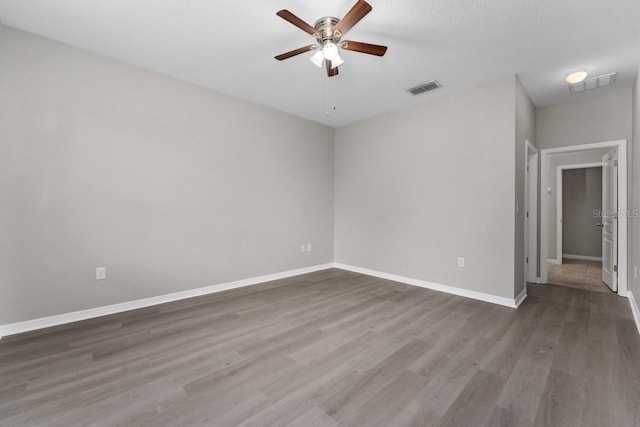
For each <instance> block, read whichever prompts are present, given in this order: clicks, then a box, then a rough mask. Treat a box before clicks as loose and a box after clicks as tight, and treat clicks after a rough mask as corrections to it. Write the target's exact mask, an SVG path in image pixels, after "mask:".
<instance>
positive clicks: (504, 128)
mask: <svg viewBox="0 0 640 427" xmlns="http://www.w3.org/2000/svg"><path fill="white" fill-rule="evenodd" d="M515 87H516V85H515V76H512V77H509V78H505V79H503V80H500V81H496V82H492V83H489V84H486V85H483V86H480V87H477V88H475V89H472V90H469V91H466V92H464V93H459V94H455V95H451V96H447V97H445V98H441V99H438V100H434V101H431V102H425V103H424V104H421V105H419V106H416V107H413V108H410V109H406V110H403V111H397V112H393V113H389V114H386V115H384V116H381V117H378V118H375V119H371V120H366V121H363V122H360V123H356V124H353V125H350V126H346V127H343V128H340V129H337V130H336V166H335V167H336V189H335V193H336V201H335V209H336V216H335V223H336V231H335V258H336V261H337V262H339V263H345V264H350V265H353V266H358V267H363V268H369V269H373V270H378V271H382V272H386V273H391V274H398V275H403V276H408V277H412V278H415V279H421V280H427V281H432V282H436V283H441V284H445V285H450V286H456V287H459V288H464V289H469V290H473V291H478V292H484V293H488V294H493V295H497V296H501V297H507V298H513V297H514V283H513V282H514V268H513V259H514V249H513V248H514V241H515V240H514V229H515V221H514V212H515V209H514V205H515V203H514V194H515V192H516V189H515V183H514V179H513V177H514V158H515V144H514V139H515V98H516V95H515ZM459 256H464V257H465V258H466V267H464V268H459V267H457V264H456V258H457V257H459Z"/></svg>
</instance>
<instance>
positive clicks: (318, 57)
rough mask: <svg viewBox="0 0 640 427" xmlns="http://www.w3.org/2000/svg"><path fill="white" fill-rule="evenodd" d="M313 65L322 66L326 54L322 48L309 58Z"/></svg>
mask: <svg viewBox="0 0 640 427" xmlns="http://www.w3.org/2000/svg"><path fill="white" fill-rule="evenodd" d="M309 59H310V60H311V62H313V65H315V66H316V67H318V68H322V61H324V55H323V54H322V51H321V50H318V51H317V52H316V53H315V54H314V55H313V56H312V57H311V58H309Z"/></svg>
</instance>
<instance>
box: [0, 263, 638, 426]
mask: <svg viewBox="0 0 640 427" xmlns="http://www.w3.org/2000/svg"><path fill="white" fill-rule="evenodd" d="M528 293H529V297H528V298H527V300H526V301H525V302H524V303H523V305H522V306H521V307H520V309H518V310H512V309H508V308H505V307H500V306H495V305H492V304H487V303H483V302H479V301H473V300H469V299H466V298H462V297H457V296H453V295H447V294H443V293H438V292H435V291H431V290H427V289H420V288H416V287H411V286H407V285H404V284H401V283H397V282H391V281H386V280H382V279H378V278H374V277H370V276H365V275H360V274H357V273H352V272H345V271H340V270H336V269H332V270H326V271H320V272H315V273H310V274H307V275H303V276H298V277H293V278H288V279H283V280H276V281H272V282H269V283H265V284H262V285H256V286H252V287H248V288H241V289H234V290H230V291H227V292H222V293H218V294H212V295H206V296H202V297H198V298H192V299H189V300H183V301H176V302H174V303H168V304H163V305H160V306H155V307H148V308H145V309H141V310H135V311H132V312H127V313H120V314H116V315H110V316H106V317H104V318H101V319H91V320H88V321H85V322H77V323H74V324H71V325H64V326H60V327H55V328H50V329H48V330H43V331H35V332H32V333H27V334H22V335H16V336H13V337H5V338H4V339H3V340H2V341H0V425H8V426H12V427H13V426H30V425H47V426H65V427H67V426H85V425H92V426H121V425H136V426H153V427H157V426H174V425H180V426H191V425H222V426H238V425H246V426H255V425H260V426H270V425H279V426H284V425H294V426H295V425H314V424H315V425H326V426H335V425H342V426H347V425H349V426H359V425H367V426H377V425H393V426H417V425H420V426H436V425H478V426H481V425H486V426H532V425H585V426H588V425H594V426H596V425H597V426H602V425H607V426H609V425H611V426H614V425H615V426H635V425H640V411H638V410H637V408H640V337H639V336H638V333H637V331H636V329H635V324H634V323H633V318H632V315H631V312H630V309H629V306H628V302H627V301H626V299H624V298H620V297H617V296H616V295H614V294H606V293H598V292H591V291H588V290H580V289H572V288H563V287H558V286H546V285H530V286H529V290H528Z"/></svg>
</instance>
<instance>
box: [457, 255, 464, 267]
mask: <svg viewBox="0 0 640 427" xmlns="http://www.w3.org/2000/svg"><path fill="white" fill-rule="evenodd" d="M458 267H464V257H458Z"/></svg>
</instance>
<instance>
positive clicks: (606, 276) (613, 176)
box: [598, 149, 618, 292]
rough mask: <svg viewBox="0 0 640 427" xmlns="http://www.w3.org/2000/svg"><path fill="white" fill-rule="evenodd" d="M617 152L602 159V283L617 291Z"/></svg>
mask: <svg viewBox="0 0 640 427" xmlns="http://www.w3.org/2000/svg"><path fill="white" fill-rule="evenodd" d="M617 166H618V151H617V150H616V149H612V150H610V151H608V152H607V154H605V155H604V156H603V157H602V221H601V223H600V224H598V225H599V226H601V227H602V281H603V282H604V283H606V285H607V286H608V287H609V288H611V290H612V291H614V292H617V291H618V273H617V272H618V214H617V212H618V171H617Z"/></svg>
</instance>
